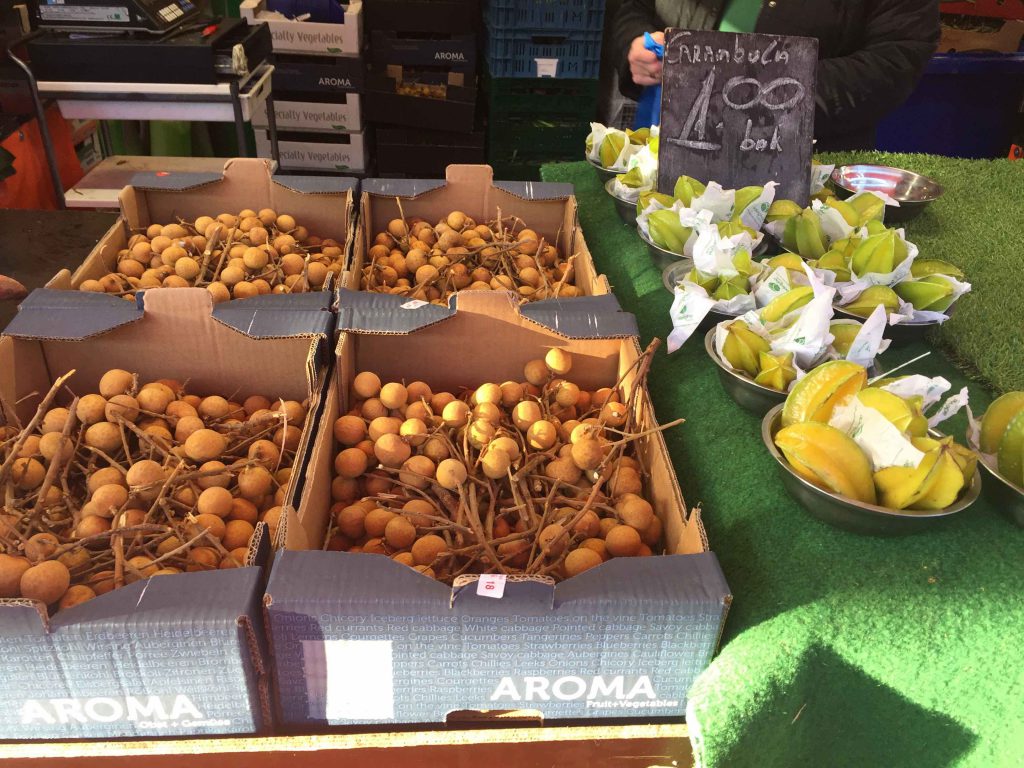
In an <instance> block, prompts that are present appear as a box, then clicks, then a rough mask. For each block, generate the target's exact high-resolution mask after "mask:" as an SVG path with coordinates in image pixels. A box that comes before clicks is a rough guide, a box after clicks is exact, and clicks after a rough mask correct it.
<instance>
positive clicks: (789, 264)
mask: <svg viewBox="0 0 1024 768" xmlns="http://www.w3.org/2000/svg"><path fill="white" fill-rule="evenodd" d="M765 263H766V264H767V265H768V266H769V267H771V268H772V269H778V268H779V267H785V268H786V269H792V270H794V271H796V272H803V271H804V260H803V259H801V258H800V257H799V256H797V255H796V254H795V253H780V254H779V255H778V256H772V257H771V258H770V259H768V260H767V261H766V262H765Z"/></svg>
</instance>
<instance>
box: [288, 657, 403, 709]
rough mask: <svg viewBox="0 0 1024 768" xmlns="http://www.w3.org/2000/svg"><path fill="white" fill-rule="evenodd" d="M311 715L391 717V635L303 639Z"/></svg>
mask: <svg viewBox="0 0 1024 768" xmlns="http://www.w3.org/2000/svg"><path fill="white" fill-rule="evenodd" d="M302 657H303V672H304V674H305V677H306V689H307V690H308V691H309V714H310V717H314V718H323V717H326V718H327V719H328V720H393V719H394V718H395V690H394V666H393V663H392V653H391V641H390V640H303V641H302Z"/></svg>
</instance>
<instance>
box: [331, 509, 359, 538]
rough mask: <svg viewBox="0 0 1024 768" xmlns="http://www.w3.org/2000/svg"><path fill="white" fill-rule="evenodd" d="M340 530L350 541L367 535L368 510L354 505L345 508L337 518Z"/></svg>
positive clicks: (339, 512)
mask: <svg viewBox="0 0 1024 768" xmlns="http://www.w3.org/2000/svg"><path fill="white" fill-rule="evenodd" d="M335 524H336V525H337V526H338V530H339V531H341V532H342V533H343V534H344V535H345V536H347V537H348V538H350V539H353V540H356V539H361V538H363V537H364V536H365V535H366V510H365V509H363V508H362V507H360V506H358V505H355V504H352V505H350V506H347V507H343V508H342V509H341V510H339V511H338V513H337V515H336V516H335Z"/></svg>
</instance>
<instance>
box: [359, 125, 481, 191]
mask: <svg viewBox="0 0 1024 768" xmlns="http://www.w3.org/2000/svg"><path fill="white" fill-rule="evenodd" d="M375 133H376V147H377V152H376V156H377V171H378V172H379V173H381V174H386V175H388V176H392V177H403V176H404V177H406V178H433V177H437V178H443V177H444V173H445V168H447V167H448V166H449V165H451V164H453V163H460V164H465V163H469V164H477V163H483V162H485V157H486V151H485V148H484V132H483V131H482V130H480V131H473V132H472V133H456V132H454V131H421V130H418V129H414V128H393V127H387V126H378V127H377V128H376V129H375Z"/></svg>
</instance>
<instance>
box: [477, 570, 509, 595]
mask: <svg viewBox="0 0 1024 768" xmlns="http://www.w3.org/2000/svg"><path fill="white" fill-rule="evenodd" d="M476 593H477V594H478V595H482V596H483V597H495V598H498V599H500V598H501V597H502V596H503V595H504V594H505V574H503V573H482V574H480V579H479V580H478V581H477V583H476Z"/></svg>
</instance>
